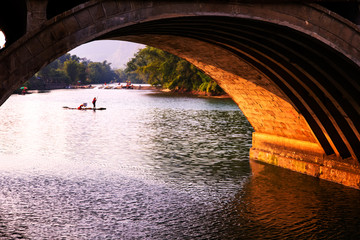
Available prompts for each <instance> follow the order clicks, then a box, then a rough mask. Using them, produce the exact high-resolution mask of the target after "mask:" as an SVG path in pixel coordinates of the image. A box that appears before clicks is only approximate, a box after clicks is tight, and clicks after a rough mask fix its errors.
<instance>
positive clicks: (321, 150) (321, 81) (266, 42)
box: [0, 0, 360, 189]
mask: <svg viewBox="0 0 360 240" xmlns="http://www.w3.org/2000/svg"><path fill="white" fill-rule="evenodd" d="M1 5H2V6H1V10H0V29H2V31H3V32H4V33H5V35H6V38H7V43H6V46H5V47H4V48H3V49H1V50H0V104H2V103H4V101H6V99H7V98H8V97H9V96H10V95H11V93H12V92H13V91H14V90H15V89H17V88H18V87H19V86H20V85H21V84H22V83H24V82H25V81H27V80H28V79H29V78H30V77H31V76H32V75H33V74H35V73H36V72H37V71H38V70H40V69H41V68H42V67H44V66H46V65H47V64H49V63H50V62H51V61H53V60H55V59H56V58H58V57H59V56H61V55H63V54H64V53H66V52H68V51H69V50H71V49H73V48H75V47H77V46H79V45H81V44H84V43H86V42H89V41H92V40H98V39H117V40H126V41H132V42H138V43H143V44H146V45H151V46H154V47H157V48H160V49H163V50H166V51H168V52H170V53H173V54H175V55H178V56H180V57H182V58H184V59H186V60H188V61H189V62H191V63H193V64H194V65H196V66H197V67H199V68H200V69H202V70H203V71H204V72H205V73H207V74H208V75H210V76H211V77H212V78H213V79H215V80H216V81H217V82H218V83H219V84H220V86H221V87H222V88H223V89H224V90H225V91H226V92H227V93H228V94H229V95H230V96H231V97H232V98H233V100H234V101H235V102H236V103H237V104H238V106H239V107H240V109H241V110H242V111H243V112H244V114H245V115H246V117H247V118H248V120H249V122H250V123H251V125H252V126H253V128H254V130H255V132H254V134H253V144H252V148H251V150H250V158H251V159H255V160H259V161H263V162H267V163H270V164H274V165H277V166H280V167H285V168H288V169H291V170H294V171H298V172H301V173H305V174H308V175H312V176H315V177H319V178H322V179H326V180H330V181H334V182H338V183H341V184H344V185H347V186H351V187H354V188H358V189H360V164H359V161H360V117H359V116H360V115H359V114H360V97H359V96H360V26H359V24H360V14H359V3H358V2H354V1H344V2H341V1H340V2H333V1H330V2H326V1H321V0H318V1H306V2H301V1H294V2H292V1H287V0H277V1H272V2H271V1H261V0H250V1H241V0H236V1H235V0H232V1H230V0H229V1H227V0H223V1H206V0H196V1H190V0H188V1H186V0H182V1H180V0H178V1H145V0H143V1H139V0H118V1H115V0H103V1H100V0H99V1H96V0H92V1H84V0H74V1H55V0H47V1H46V0H16V1H5V2H4V3H2V4H1Z"/></svg>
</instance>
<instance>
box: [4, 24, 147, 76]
mask: <svg viewBox="0 0 360 240" xmlns="http://www.w3.org/2000/svg"><path fill="white" fill-rule="evenodd" d="M4 44H5V36H4V34H3V33H2V32H1V31H0V48H2V46H3V45H4ZM144 47H145V45H142V44H138V43H132V42H126V41H116V40H99V41H93V42H89V43H86V44H83V45H81V46H79V47H77V48H74V49H73V50H71V51H70V52H69V53H70V54H72V55H77V56H78V57H80V58H87V59H89V60H91V61H93V62H103V61H105V60H106V61H107V62H108V63H111V67H112V68H113V69H119V68H125V67H126V63H127V62H128V61H129V60H130V59H131V58H133V57H134V54H135V53H136V52H137V51H138V50H139V49H141V48H144Z"/></svg>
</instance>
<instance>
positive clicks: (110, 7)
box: [102, 0, 118, 17]
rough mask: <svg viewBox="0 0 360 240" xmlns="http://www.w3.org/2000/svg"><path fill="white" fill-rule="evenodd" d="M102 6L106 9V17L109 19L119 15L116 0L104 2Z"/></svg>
mask: <svg viewBox="0 0 360 240" xmlns="http://www.w3.org/2000/svg"><path fill="white" fill-rule="evenodd" d="M102 6H103V8H104V11H105V15H106V16H107V17H109V16H112V15H114V14H116V13H118V8H117V4H116V1H114V0H110V1H104V2H103V3H102Z"/></svg>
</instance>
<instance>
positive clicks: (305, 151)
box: [250, 132, 360, 189]
mask: <svg viewBox="0 0 360 240" xmlns="http://www.w3.org/2000/svg"><path fill="white" fill-rule="evenodd" d="M319 150H320V149H318V146H317V145H316V144H314V143H310V142H305V141H299V140H293V139H287V138H283V137H278V136H272V135H267V134H260V133H256V132H254V134H253V139H252V147H251V149H250V159H251V160H255V161H259V162H264V163H267V164H271V165H275V166H278V167H282V168H286V169H289V170H292V171H295V172H299V173H303V174H306V175H310V176H313V177H316V178H319V179H324V180H327V181H331V182H336V183H339V184H342V185H345V186H348V187H352V188H356V189H360V165H359V164H358V162H357V161H355V160H354V159H352V158H349V159H341V158H340V157H337V156H335V155H332V156H327V155H325V154H323V153H321V151H319Z"/></svg>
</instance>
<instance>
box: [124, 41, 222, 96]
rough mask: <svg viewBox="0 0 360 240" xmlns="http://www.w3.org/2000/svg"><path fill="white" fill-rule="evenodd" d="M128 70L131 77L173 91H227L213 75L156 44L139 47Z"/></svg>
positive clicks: (128, 65) (219, 92)
mask: <svg viewBox="0 0 360 240" xmlns="http://www.w3.org/2000/svg"><path fill="white" fill-rule="evenodd" d="M125 73H126V74H127V75H128V78H129V79H130V80H133V81H134V80H137V79H141V80H143V81H146V82H147V83H149V84H151V85H155V86H160V87H162V88H168V89H170V90H174V91H181V92H187V91H203V92H207V93H209V94H211V95H219V94H223V93H224V91H223V90H222V89H221V88H220V86H219V85H218V84H217V83H216V82H215V81H214V80H213V79H211V78H210V77H209V76H207V75H206V74H205V73H203V72H202V71H200V70H199V69H197V68H196V67H195V66H194V65H192V64H190V63H189V62H187V61H186V60H184V59H181V58H179V57H177V56H175V55H172V54H170V53H168V52H165V51H162V50H160V49H157V48H153V47H146V48H144V49H141V50H139V52H137V54H135V57H134V58H132V59H131V60H130V61H129V62H128V63H127V68H126V69H125Z"/></svg>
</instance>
